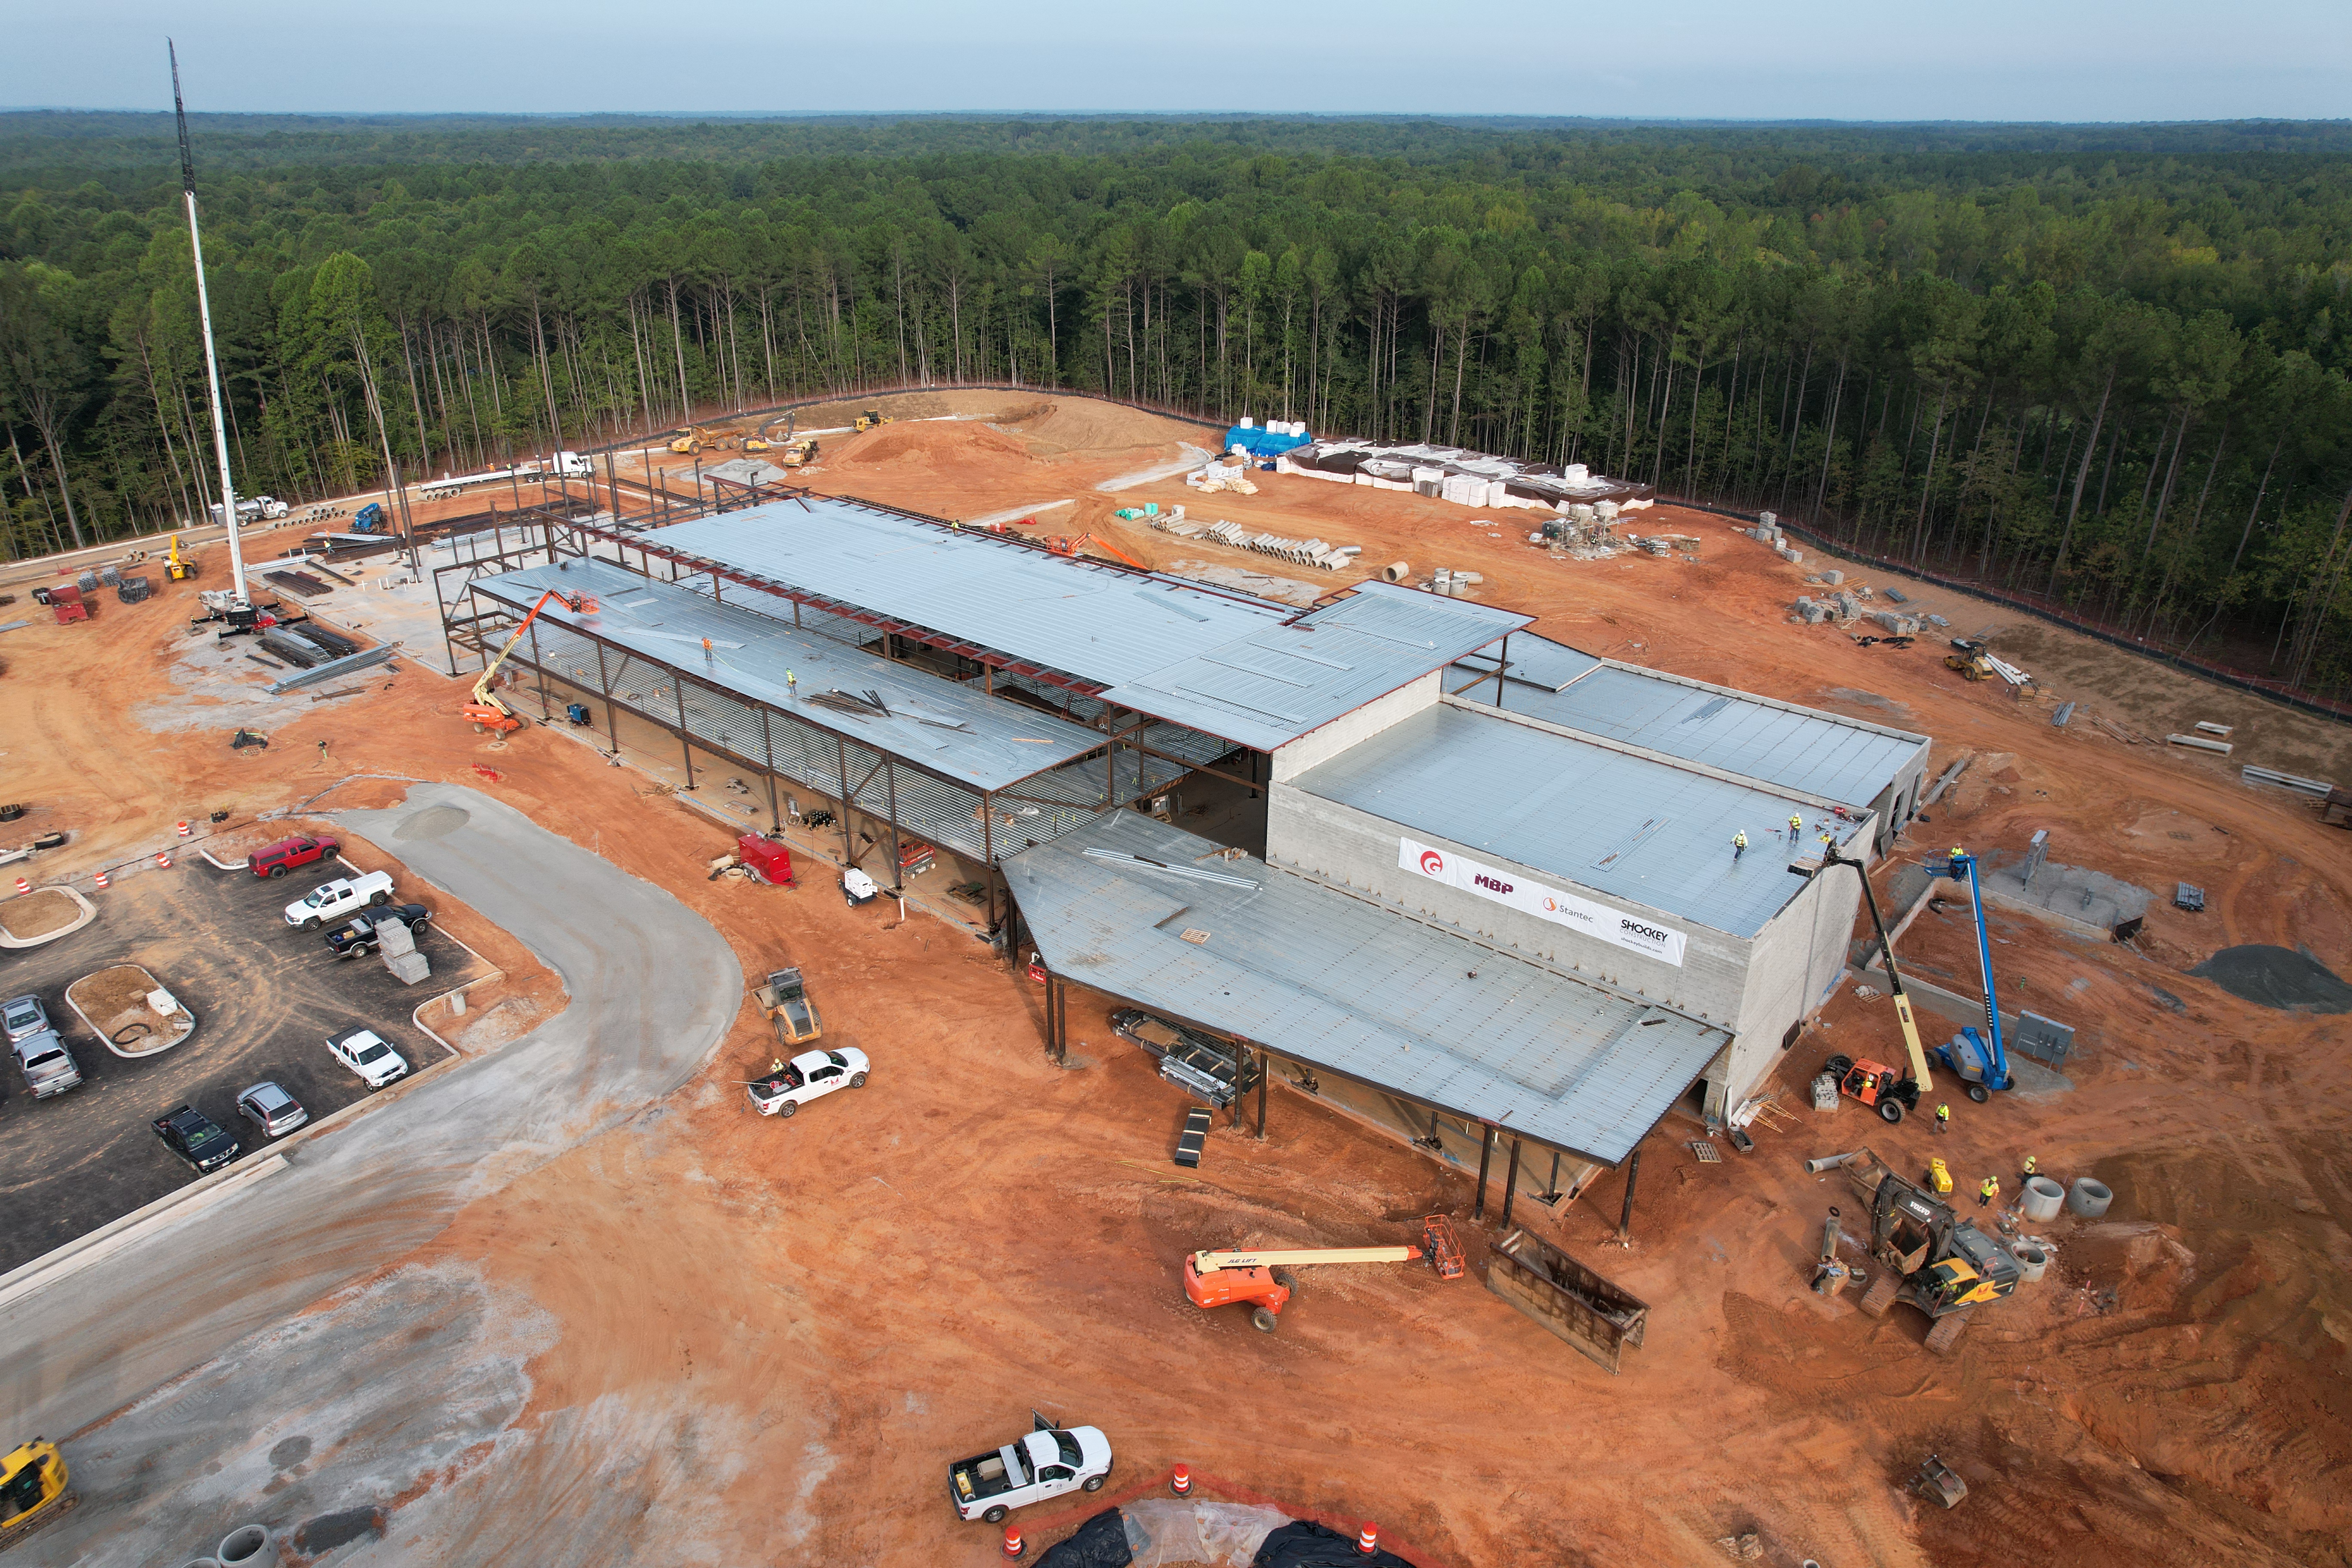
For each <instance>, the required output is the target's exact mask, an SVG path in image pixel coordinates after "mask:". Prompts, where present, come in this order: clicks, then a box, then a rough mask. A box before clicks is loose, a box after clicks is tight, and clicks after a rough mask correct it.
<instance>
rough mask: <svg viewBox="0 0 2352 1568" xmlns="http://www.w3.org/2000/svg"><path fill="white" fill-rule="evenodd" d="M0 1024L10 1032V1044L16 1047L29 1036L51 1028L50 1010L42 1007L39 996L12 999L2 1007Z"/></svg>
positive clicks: (0, 1007) (0, 1009)
mask: <svg viewBox="0 0 2352 1568" xmlns="http://www.w3.org/2000/svg"><path fill="white" fill-rule="evenodd" d="M0 1023H5V1026H6V1027H7V1030H8V1043H9V1044H10V1045H12V1046H13V1045H15V1044H16V1042H17V1041H18V1040H21V1039H24V1038H26V1037H28V1036H32V1035H38V1034H42V1033H45V1032H46V1031H47V1029H48V1028H49V1010H48V1009H47V1007H44V1006H42V1005H41V999H40V998H39V997H38V996H32V995H25V996H16V997H12V998H10V999H9V1001H8V1002H7V1003H6V1005H0Z"/></svg>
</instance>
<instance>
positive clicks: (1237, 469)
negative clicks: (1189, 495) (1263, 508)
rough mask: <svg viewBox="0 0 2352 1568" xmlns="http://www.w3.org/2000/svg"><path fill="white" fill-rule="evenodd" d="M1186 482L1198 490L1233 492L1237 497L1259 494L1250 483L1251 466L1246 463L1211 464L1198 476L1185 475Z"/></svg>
mask: <svg viewBox="0 0 2352 1568" xmlns="http://www.w3.org/2000/svg"><path fill="white" fill-rule="evenodd" d="M1184 482H1185V483H1186V484H1188V485H1190V486H1192V488H1193V489H1196V490H1202V491H1209V492H1213V491H1217V490H1231V491H1233V492H1234V494H1235V495H1241V496H1254V495H1255V494H1257V487H1256V486H1255V485H1254V484H1252V483H1250V479H1249V464H1248V463H1247V462H1246V461H1243V462H1238V463H1211V464H1210V465H1209V466H1208V467H1207V468H1202V470H1201V471H1200V472H1199V473H1197V474H1187V475H1185V476H1184Z"/></svg>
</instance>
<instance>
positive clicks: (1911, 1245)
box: [1846, 1149, 2024, 1355]
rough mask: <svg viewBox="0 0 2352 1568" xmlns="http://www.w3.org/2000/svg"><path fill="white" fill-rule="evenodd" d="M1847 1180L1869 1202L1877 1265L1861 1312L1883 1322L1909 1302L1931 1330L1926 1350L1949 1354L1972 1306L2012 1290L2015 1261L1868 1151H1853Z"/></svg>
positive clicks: (2019, 1275)
mask: <svg viewBox="0 0 2352 1568" xmlns="http://www.w3.org/2000/svg"><path fill="white" fill-rule="evenodd" d="M1846 1176H1847V1178H1848V1179H1849V1180H1851V1181H1852V1182H1853V1186H1854V1190H1855V1191H1856V1192H1858V1193H1860V1194H1862V1195H1863V1196H1864V1198H1866V1199H1868V1200H1869V1201H1870V1258H1871V1261H1872V1262H1874V1263H1875V1264H1877V1265H1878V1273H1877V1275H1876V1277H1875V1278H1874V1279H1872V1280H1871V1282H1870V1289H1868V1290H1866V1291H1864V1293H1863V1297H1862V1311H1863V1315H1864V1317H1869V1318H1883V1317H1885V1315H1886V1313H1887V1310H1888V1309H1889V1308H1891V1307H1893V1306H1894V1305H1895V1303H1896V1302H1897V1301H1904V1302H1907V1303H1909V1304H1910V1305H1911V1306H1913V1307H1916V1308H1917V1309H1918V1310H1920V1311H1921V1312H1923V1313H1925V1314H1926V1315H1927V1320H1928V1321H1929V1323H1930V1324H1931V1325H1932V1327H1930V1328H1929V1329H1928V1331H1927V1339H1926V1340H1925V1341H1923V1342H1922V1343H1923V1345H1924V1347H1925V1348H1926V1350H1927V1352H1928V1353H1929V1354H1931V1355H1948V1354H1950V1353H1951V1350H1952V1347H1953V1346H1954V1345H1956V1344H1958V1342H1959V1338H1960V1334H1961V1331H1963V1330H1965V1329H1966V1328H1967V1327H1968V1322H1969V1313H1970V1312H1971V1311H1972V1310H1974V1309H1975V1308H1977V1307H1979V1306H1981V1305H1983V1304H1984V1303H1985V1302H1987V1301H1998V1300H2000V1299H2001V1298H2002V1297H2004V1296H2007V1295H2009V1294H2010V1293H2011V1291H2013V1290H2015V1289H2017V1286H2018V1282H2019V1281H2020V1280H2021V1279H2023V1278H2024V1270H2023V1269H2022V1268H2020V1267H2019V1266H2018V1261H2017V1258H2016V1256H2015V1255H2014V1254H2012V1253H2011V1251H2010V1250H2009V1248H2008V1247H2005V1246H2003V1245H2002V1244H2001V1242H2000V1239H1999V1238H1998V1237H1991V1236H1988V1235H1986V1234H1985V1233H1984V1232H1983V1231H1981V1230H1979V1229H1978V1228H1977V1226H1976V1222H1975V1221H1973V1220H1965V1219H1962V1218H1960V1217H1959V1216H1958V1215H1956V1214H1954V1213H1953V1212H1952V1207H1951V1205H1949V1204H1947V1203H1944V1202H1942V1201H1941V1200H1939V1199H1937V1198H1936V1197H1934V1196H1932V1195H1930V1194H1927V1192H1925V1191H1923V1190H1922V1189H1921V1188H1919V1187H1918V1186H1916V1185H1915V1184H1912V1183H1910V1182H1906V1181H1905V1180H1904V1179H1903V1178H1902V1177H1900V1176H1898V1175H1896V1174H1895V1173H1894V1172H1893V1171H1891V1170H1889V1169H1887V1167H1886V1165H1885V1162H1883V1161H1881V1160H1880V1159H1879V1158H1878V1157H1877V1156H1876V1155H1874V1154H1873V1153H1872V1152H1870V1151H1869V1150H1867V1149H1863V1150H1860V1151H1857V1152H1856V1153H1855V1154H1854V1157H1853V1160H1852V1161H1851V1162H1850V1163H1848V1164H1847V1166H1846Z"/></svg>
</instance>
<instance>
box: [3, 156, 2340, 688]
mask: <svg viewBox="0 0 2352 1568" xmlns="http://www.w3.org/2000/svg"><path fill="white" fill-rule="evenodd" d="M151 120H152V117H138V116H121V117H106V116H80V117H63V118H59V119H55V120H49V119H43V118H42V117H26V116H0V179H5V181H6V182H7V184H8V185H9V186H10V187H11V188H8V189H6V190H5V194H0V211H5V223H0V422H5V424H6V426H7V429H8V447H7V450H6V452H5V454H0V464H5V477H0V503H5V515H0V549H5V550H6V551H8V552H12V553H25V552H37V551H42V550H47V549H52V548H57V547H60V546H69V545H72V544H75V543H79V542H91V541H99V540H104V539H109V538H114V537H120V536H121V535H123V534H125V533H127V532H130V531H137V530H152V529H155V528H159V527H166V526H170V525H171V524H172V523H173V521H175V520H177V519H183V518H192V517H198V516H202V515H203V514H204V509H205V504H206V501H205V498H206V497H207V496H214V497H216V496H217V494H218V478H217V475H216V474H214V473H213V472H212V466H213V460H214V459H213V450H212V442H211V435H210V429H209V418H210V414H209V407H208V403H207V394H206V390H205V377H204V366H203V358H202V351H201V346H200V343H199V342H198V339H197V335H196V331H195V300H194V278H193V272H192V268H191V267H190V263H189V257H188V250H187V239H186V232H185V228H184V221H183V218H182V215H181V212H180V208H179V205H178V201H177V179H176V167H175V166H174V165H173V163H170V162H169V161H168V147H167V146H164V145H163V144H161V143H159V142H158V139H157V137H156V135H155V134H154V131H155V128H154V127H153V126H152V124H151V123H150V121H151ZM215 135H216V137H217V139H218V140H220V141H222V142H226V143H228V144H230V146H231V147H232V149H233V152H232V154H231V155H229V156H226V157H225V158H224V159H223V160H222V163H225V164H226V167H225V168H223V169H222V170H221V171H220V172H218V173H216V174H207V173H205V170H206V169H207V168H208V167H209V166H210V165H208V164H207V163H206V159H207V157H208V152H207V148H208V145H209V142H208V136H215ZM391 153H396V154H397V156H396V158H395V157H389V156H388V154H391ZM2347 153H2352V135H2346V134H2338V133H2337V130H2336V129H2331V128H2326V127H2294V126H2255V127H2244V126H2241V127H2202V128H2177V127H2175V128H2166V127H2157V128H2131V127H2126V128H2102V129H2101V130H2099V131H2096V132H2093V131H2090V130H2067V129H2065V128H2035V127H2006V128H2002V127H1994V128H1969V129H1959V130H1950V131H1937V130H1935V129H1933V128H1929V129H1924V130H1923V129H1919V128H1889V129H1885V130H1857V129H1844V130H1834V129H1831V130H1825V129H1819V128H1788V129H1786V130H1783V131H1781V132H1778V133H1770V132H1759V131H1757V130H1755V129H1753V128H1740V129H1731V128H1716V129H1709V128H1703V127H1702V128H1641V127H1582V128H1559V127H1547V126H1542V125H1536V126H1517V127H1514V126H1496V125H1483V124H1477V123H1447V122H1437V121H1368V122H1339V121H1243V120H1228V121H1211V122H1182V121H1132V122H1130V121H1075V122H1073V121H981V120H975V119H970V118H964V117H940V118H937V119H934V120H920V121H891V122H879V121H876V122H856V123H851V122H846V121H817V122H808V121H793V122H749V123H734V122H719V123H718V124H715V125H705V124H697V123H692V122H682V121H681V122H671V121H663V122H657V123H652V124H647V123H646V122H637V121H583V122H581V123H577V124H573V123H571V122H546V121H532V122H526V123H516V122H510V121H482V120H467V121H452V122H449V123H447V124H446V125H443V124H437V123H436V122H434V121H423V122H414V121H411V122H402V123H399V124H396V125H385V124H379V123H375V122H354V123H352V124H351V125H342V124H340V123H336V122H326V123H308V124H305V125H304V126H302V127H300V128H299V129H298V130H297V131H294V132H286V133H280V134H278V135H277V136H276V140H275V143H274V157H273V136H272V133H271V132H269V131H268V127H267V125H266V124H257V125H252V126H245V125H236V126H224V127H222V128H220V129H219V130H218V131H217V132H210V131H208V130H207V128H206V127H205V125H204V123H203V122H201V121H200V122H199V125H198V133H197V156H198V162H199V169H200V176H199V177H200V183H201V194H202V195H203V200H204V206H205V222H206V245H207V257H208V263H209V266H208V279H209V282H210V284H211V288H212V298H213V306H214V311H215V327H216V335H217V339H218V342H219V347H220V351H221V354H222V358H223V370H224V374H225V376H226V381H227V389H228V390H227V399H226V405H227V413H228V415H229V423H230V426H231V437H232V439H231V458H232V462H233V463H234V465H235V467H236V473H237V479H238V485H239V488H240V489H241V490H243V491H245V492H246V493H248V494H253V493H263V492H267V493H270V494H275V495H277V496H278V497H280V498H281V499H287V500H301V499H307V498H314V497H319V496H324V495H329V494H341V493H349V492H352V491H353V490H357V489H362V488H364V487H366V486H369V485H372V484H377V483H381V482H383V476H384V474H385V471H386V469H387V468H388V467H390V466H397V467H398V468H399V469H400V470H401V471H402V472H403V473H404V474H406V475H409V476H412V477H413V476H419V475H426V476H429V475H433V474H437V473H441V472H445V471H465V470H467V469H470V468H478V467H481V466H484V465H486V464H488V463H491V462H494V461H499V460H502V459H504V458H509V457H510V456H512V455H515V454H519V453H522V452H527V451H533V450H539V449H543V448H545V447H551V446H555V445H559V444H566V445H593V444H600V443H602V442H605V441H617V440H623V439H627V438H631V437H641V436H644V435H646V434H649V433H653V432H657V431H660V430H663V429H667V428H669V427H672V426H676V425H677V424H679V423H682V422H684V421H686V420H688V419H689V418H691V417H693V416H696V415H697V414H698V413H700V412H703V411H707V410H709V409H712V408H715V407H742V406H749V405H757V404H761V403H772V402H775V401H779V400H782V399H786V398H790V397H793V396H796V395H814V394H834V393H840V394H852V393H856V392H859V391H862V390H865V389H868V388H873V387H878V386H895V385H924V384H930V385H944V384H956V383H958V382H992V383H999V382H1003V383H1017V384H1034V385H1037V386H1039V387H1043V388H1050V387H1067V388H1072V389H1076V390H1082V391H1089V392H1097V393H1104V394H1108V395H1116V396H1119V397H1122V398H1127V399H1130V400H1133V401H1137V402H1142V403H1148V404H1154V405H1161V406H1166V407H1171V408H1181V409H1184V410H1188V411H1193V412H1198V413H1202V414H1205V415H1207V416H1212V417H1215V418H1230V417H1234V416H1239V415H1242V414H1251V415H1255V416H1260V417H1276V418H1304V419H1306V420H1307V422H1308V423H1309V425H1310V426H1311V427H1312V428H1314V429H1315V430H1316V431H1317V432H1318V433H1328V434H1334V435H1359V436H1365V437H1381V438H1389V439H1408V440H1428V441H1435V442H1443V443H1446V444H1450V445H1459V446H1466V447H1477V448H1480V449H1485V450H1490V451H1497V452H1504V453H1508V454H1511V455H1514V456H1521V457H1535V458H1544V459H1547V460H1551V461H1557V462H1582V463H1587V464H1589V465H1591V466H1592V467H1593V468H1598V469H1600V470H1601V471H1604V472H1609V473H1612V474H1618V475H1622V476H1624V477H1628V478H1633V479H1641V480H1643V481H1645V482H1649V483H1652V484H1655V485H1657V486H1658V487H1659V488H1660V489H1661V490H1663V491H1664V492H1667V493H1670V494H1675V495H1681V496H1687V497H1691V498H1694V499H1700V500H1718V501H1729V502H1736V503H1739V504H1743V505H1747V506H1752V507H1762V508H1767V509H1770V510H1778V511H1780V512H1781V513H1782V514H1783V515H1785V516H1787V517H1788V518H1790V519H1791V520H1792V521H1810V522H1811V523H1812V524H1813V525H1814V526H1816V527H1818V528H1820V529H1822V531H1825V532H1827V533H1829V534H1830V535H1832V537H1834V538H1836V539H1837V540H1839V541H1840V542H1844V543H1846V544H1849V545H1851V546H1853V547H1854V548H1857V549H1860V550H1864V551H1865V552H1870V553H1874V554H1878V555H1881V556H1885V557H1888V558H1892V559H1895V560H1899V561H1902V562H1905V563H1910V564H1913V565H1915V566H1917V567H1920V568H1923V569H1928V570H1935V571H1939V572H1944V573H1948V574H1957V575H1960V576H1965V577H1968V578H1971V579H1974V580H1978V581H1981V582H1985V583H1987V584H1994V585H1997V586H2000V587H2001V588H2003V589H2005V590H2008V591H2011V592H2016V593H2027V594H2032V595H2040V596H2043V597H2045V598H2047V599H2048V600H2049V601H2050V602H2052V603H2053V604H2054V605H2059V606H2063V607H2064V608H2065V609H2067V610H2069V611H2072V612H2073V613H2075V614H2079V615H2082V616H2087V617H2091V618H2094V619H2095V620H2098V621H2100V622H2102V623H2103V624H2105V625H2107V626H2112V627H2114V628H2116V630H2118V631H2119V632H2121V633H2122V634H2124V635H2126V636H2129V637H2146V638H2147V639H2148V640H2150V641H2151V642H2155V643H2158V644H2162V645H2164V646H2168V647H2189V648H2190V649H2191V650H2193V651H2194V652H2196V653H2197V654H2198V655H2199V656H2200V657H2218V658H2226V659H2227V660H2228V661H2230V662H2231V663H2233V664H2235V665H2237V666H2238V667H2240V668H2246V669H2249V670H2252V671H2253V672H2254V673H2256V674H2258V675H2266V676H2269V677H2271V678H2273V679H2277V680H2278V681H2280V682H2282V683H2284V684H2285V685H2288V686H2291V687H2294V688H2295V689H2301V690H2305V691H2308V692H2314V693H2319V694H2341V693H2343V692H2345V691H2346V689H2347V683H2352V635H2347V633H2352V535H2347V522H2352V387H2348V386H2347V371H2352V298H2347V289H2352V255H2348V254H2347V246H2352V156H2347Z"/></svg>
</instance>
